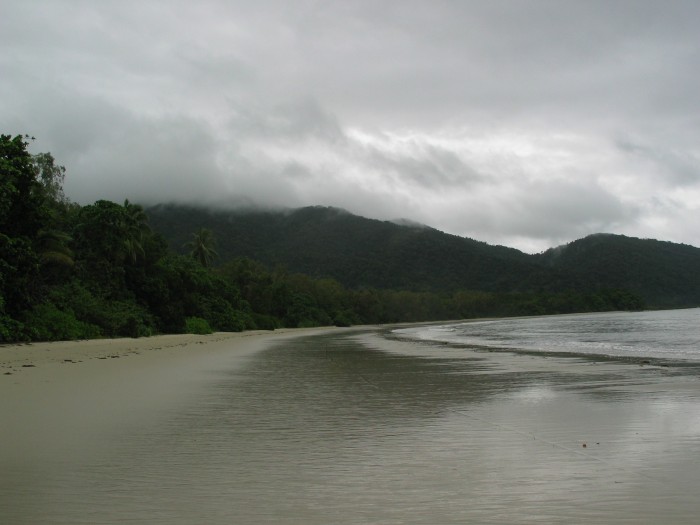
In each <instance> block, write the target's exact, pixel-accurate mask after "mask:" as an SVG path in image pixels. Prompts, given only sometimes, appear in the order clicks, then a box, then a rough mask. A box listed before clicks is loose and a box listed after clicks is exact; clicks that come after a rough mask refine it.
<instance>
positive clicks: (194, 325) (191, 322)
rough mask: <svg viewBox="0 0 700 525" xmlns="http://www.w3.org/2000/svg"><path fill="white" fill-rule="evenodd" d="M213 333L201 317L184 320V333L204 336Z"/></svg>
mask: <svg viewBox="0 0 700 525" xmlns="http://www.w3.org/2000/svg"><path fill="white" fill-rule="evenodd" d="M212 332H214V330H212V328H211V326H209V323H208V322H207V320H206V319H202V318H201V317H188V318H187V319H185V333H188V334H199V335H206V334H211V333H212Z"/></svg>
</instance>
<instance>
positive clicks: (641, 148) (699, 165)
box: [617, 139, 700, 186]
mask: <svg viewBox="0 0 700 525" xmlns="http://www.w3.org/2000/svg"><path fill="white" fill-rule="evenodd" d="M617 146H618V147H619V148H620V150H622V151H623V152H625V153H627V154H628V155H630V156H633V157H636V158H638V159H641V160H642V161H645V162H648V163H650V164H651V165H652V166H653V167H654V168H655V170H656V171H657V172H658V173H659V176H660V178H661V179H662V180H664V179H665V180H666V181H667V182H668V183H669V184H671V185H674V186H676V185H677V186H689V185H696V184H698V183H700V157H699V156H698V155H697V154H693V153H691V152H689V151H673V150H669V149H666V148H664V147H663V146H662V145H657V146H656V147H652V146H647V145H643V144H640V143H636V142H633V141H631V140H629V139H623V140H618V141H617Z"/></svg>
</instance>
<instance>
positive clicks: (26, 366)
mask: <svg viewBox="0 0 700 525" xmlns="http://www.w3.org/2000/svg"><path fill="white" fill-rule="evenodd" d="M35 367H36V365H33V364H31V363H30V364H28V365H22V368H35Z"/></svg>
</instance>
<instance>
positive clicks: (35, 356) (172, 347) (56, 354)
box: [0, 327, 335, 391]
mask: <svg viewBox="0 0 700 525" xmlns="http://www.w3.org/2000/svg"><path fill="white" fill-rule="evenodd" d="M334 329H335V328H332V327H325V328H308V329H304V328H302V329H298V328H297V329H280V330H275V331H263V330H259V331H248V332H217V333H214V334H210V335H194V334H174V335H158V336H153V337H141V338H138V339H135V338H119V339H91V340H83V341H57V342H43V343H42V342H40V343H27V344H17V345H4V346H0V389H2V388H3V387H7V386H8V385H23V384H27V383H34V382H36V380H37V379H38V378H39V377H41V378H42V380H46V378H47V377H49V376H50V375H52V374H56V373H58V374H60V373H61V369H62V368H65V367H75V366H76V365H86V364H88V363H91V364H93V365H94V364H96V363H95V361H99V362H101V363H102V364H103V365H104V362H111V363H115V362H116V360H119V359H121V360H123V359H124V358H127V359H129V364H130V367H132V368H135V367H138V366H139V365H143V364H145V362H148V363H151V362H153V361H154V360H161V361H162V360H164V359H170V360H172V359H178V358H184V357H187V358H191V357H193V356H199V357H201V356H204V355H211V354H212V353H222V352H225V353H228V354H231V353H245V352H249V351H251V350H255V349H260V348H261V347H263V346H265V345H266V344H267V343H269V342H270V341H274V340H277V339H280V338H284V337H290V336H298V335H304V334H313V333H321V332H325V331H329V330H334ZM80 368H81V370H82V371H84V372H86V373H87V372H95V371H96V369H95V367H94V366H82V367H80ZM0 391H1V390H0Z"/></svg>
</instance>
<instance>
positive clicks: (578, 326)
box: [394, 308, 700, 362]
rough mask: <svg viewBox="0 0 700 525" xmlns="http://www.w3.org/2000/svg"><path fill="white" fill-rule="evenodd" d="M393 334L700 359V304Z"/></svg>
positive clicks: (529, 347)
mask: <svg viewBox="0 0 700 525" xmlns="http://www.w3.org/2000/svg"><path fill="white" fill-rule="evenodd" d="M394 333H395V334H397V335H400V336H403V337H407V338H414V339H419V340H421V341H434V342H440V343H451V344H456V345H468V346H473V347H481V348H490V349H504V350H509V349H510V350H525V351H530V352H541V353H544V354H552V353H557V354H559V353H563V354H573V355H579V354H586V355H600V356H610V357H620V358H639V359H665V360H671V361H692V362H700V308H693V309H685V310H665V311H650V312H613V313H595V314H575V315H560V316H543V317H527V318H506V319H494V320H479V321H470V322H465V323H458V324H449V325H440V326H419V327H411V328H401V329H398V330H395V331H394Z"/></svg>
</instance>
